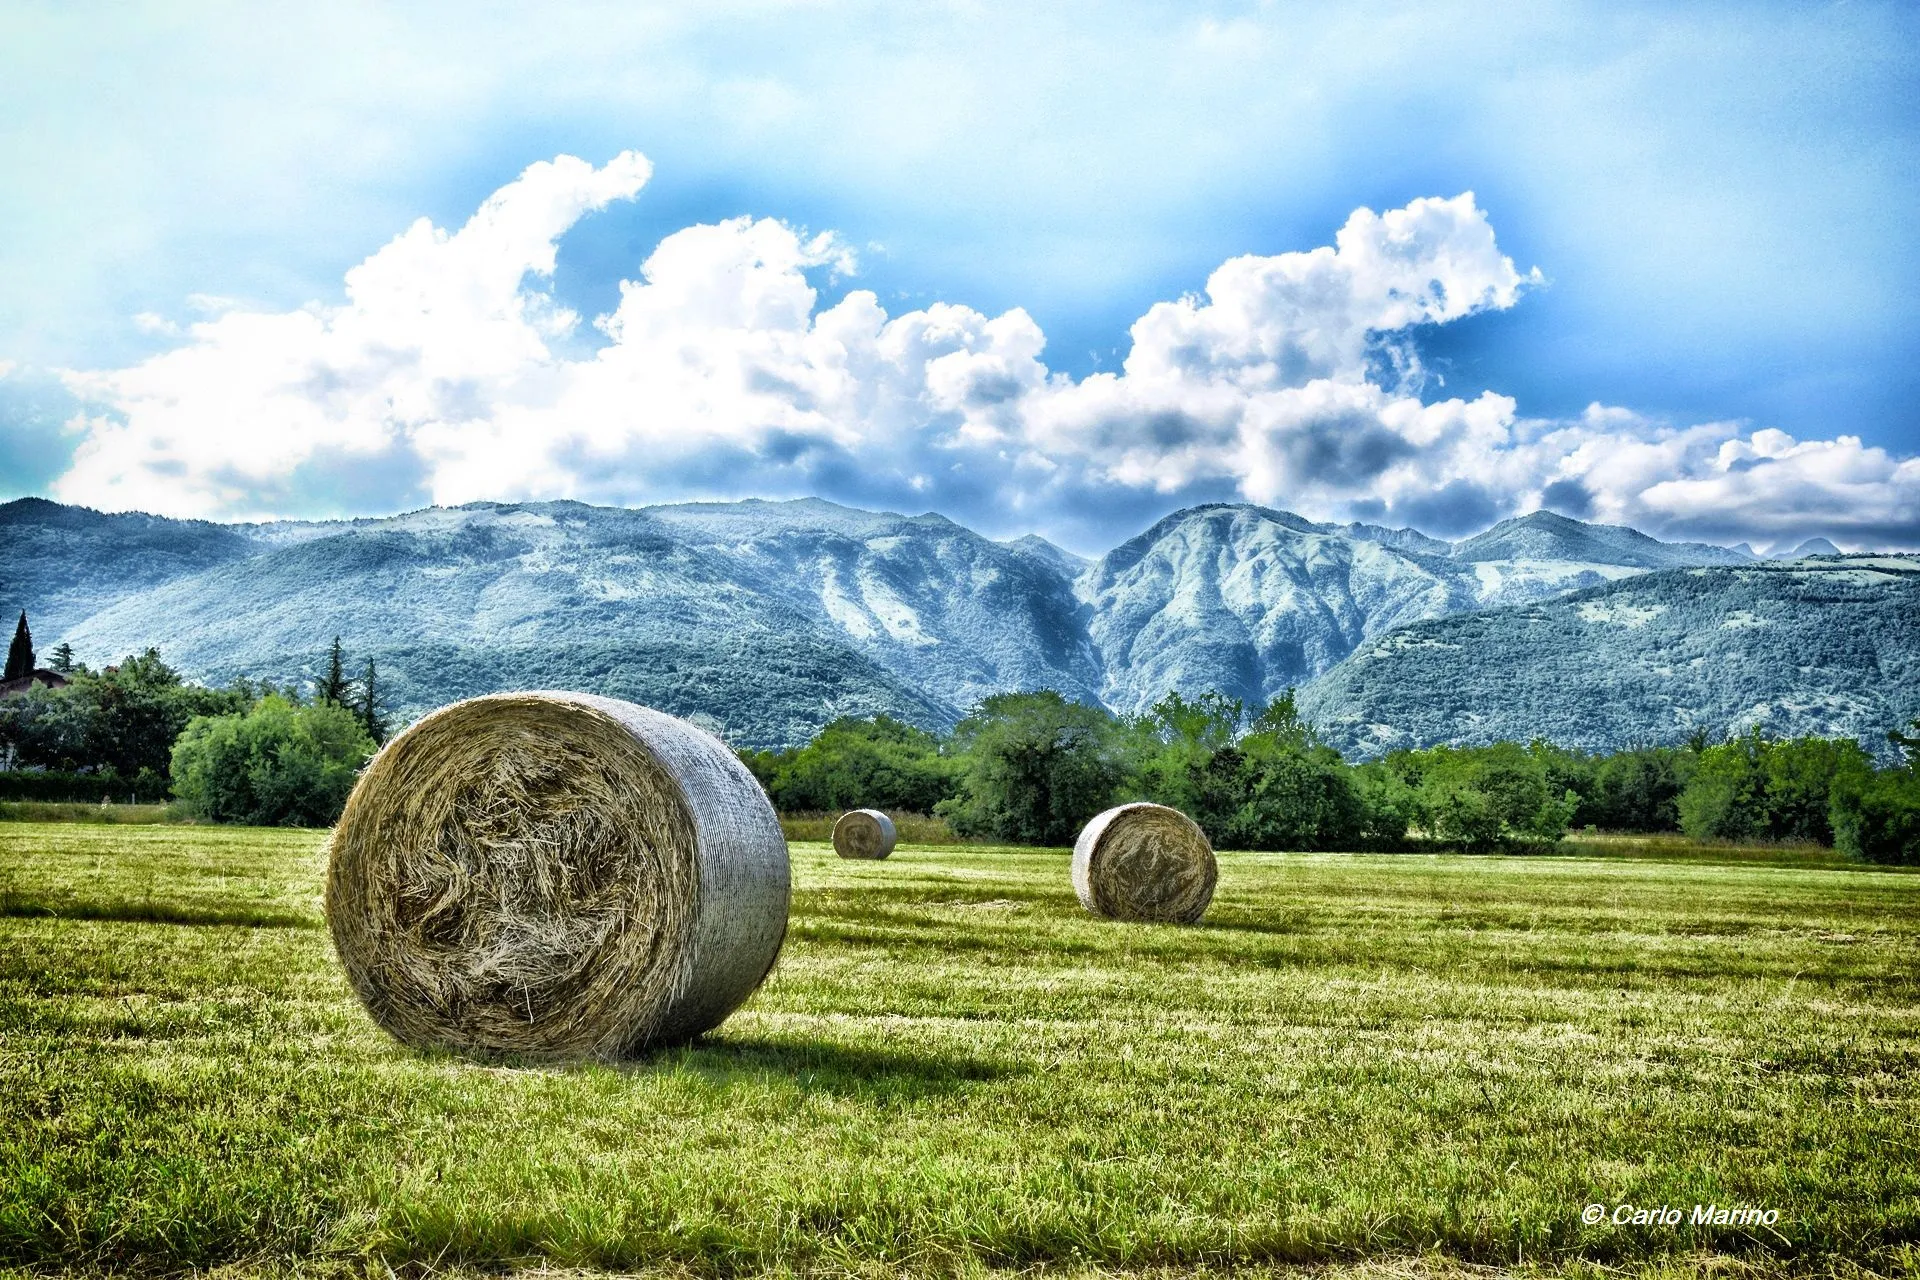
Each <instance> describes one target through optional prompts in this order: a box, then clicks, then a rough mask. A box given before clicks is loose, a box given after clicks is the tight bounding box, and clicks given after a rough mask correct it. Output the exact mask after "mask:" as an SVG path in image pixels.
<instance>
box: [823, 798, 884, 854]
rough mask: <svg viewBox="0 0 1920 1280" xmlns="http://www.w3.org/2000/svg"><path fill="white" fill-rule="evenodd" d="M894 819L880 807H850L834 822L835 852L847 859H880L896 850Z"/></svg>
mask: <svg viewBox="0 0 1920 1280" xmlns="http://www.w3.org/2000/svg"><path fill="white" fill-rule="evenodd" d="M897 838H898V837H897V836H896V835H895V833H894V830H893V819H892V818H889V817H888V816H887V815H886V814H884V813H882V812H880V811H879V810H878V809H849V810H848V811H847V812H845V813H843V814H841V815H840V818H839V820H838V821H837V822H835V823H834V824H833V851H834V852H835V853H837V854H839V855H840V856H841V857H843V858H866V859H869V860H872V861H876V862H877V861H879V860H880V859H881V858H884V857H886V856H887V855H888V854H890V853H892V852H893V842H894V841H895V840H896V839H897Z"/></svg>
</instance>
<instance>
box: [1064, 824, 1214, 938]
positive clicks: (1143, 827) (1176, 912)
mask: <svg viewBox="0 0 1920 1280" xmlns="http://www.w3.org/2000/svg"><path fill="white" fill-rule="evenodd" d="M1219 875H1220V869H1219V864H1218V863H1216V862H1215V861H1214V858H1213V846H1212V845H1211V844H1209V843H1207V834H1206V832H1204V831H1202V830H1200V827H1199V825H1198V824H1196V823H1195V822H1194V820H1193V819H1192V818H1189V817H1188V816H1187V815H1186V814H1184V813H1181V812H1180V811H1179V810H1178V809H1169V808H1167V806H1165V805H1163V804H1145V803H1140V804H1123V805H1120V806H1119V807H1118V808H1113V809H1109V810H1107V811H1106V812H1105V813H1103V814H1101V815H1100V816H1098V817H1097V818H1095V819H1093V821H1091V822H1089V823H1087V825H1086V826H1085V827H1084V828H1082V829H1081V831H1080V838H1079V839H1078V840H1075V841H1074V842H1073V891H1074V892H1075V893H1076V894H1078V895H1079V897H1080V905H1081V906H1083V907H1085V908H1086V909H1087V910H1089V911H1091V912H1093V913H1094V914H1095V915H1101V916H1109V917H1111V918H1113V919H1115V920H1158V921H1164V922H1166V923H1170V924H1192V923H1193V922H1194V921H1196V920H1198V919H1199V918H1200V917H1201V916H1203V915H1205V914H1206V911H1207V904H1208V903H1210V902H1212V901H1213V886H1214V882H1215V880H1217V879H1218V878H1219Z"/></svg>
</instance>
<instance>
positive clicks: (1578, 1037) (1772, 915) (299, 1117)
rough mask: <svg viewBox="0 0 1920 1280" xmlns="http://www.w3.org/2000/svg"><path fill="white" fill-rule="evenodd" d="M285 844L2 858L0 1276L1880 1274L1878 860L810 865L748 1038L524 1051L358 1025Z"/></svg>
mask: <svg viewBox="0 0 1920 1280" xmlns="http://www.w3.org/2000/svg"><path fill="white" fill-rule="evenodd" d="M319 846H320V837H319V836H318V835H317V834H315V833H311V832H277V831H244V830H232V829H217V828H167V827H157V828H82V827H70V826H46V827H30V826H26V825H19V824H15V825H10V826H8V827H5V828H0V895H4V900H5V901H7V902H9V903H12V904H14V905H13V906H11V907H9V908H8V909H7V913H6V915H5V916H4V917H0V1167H3V1168H6V1169H9V1170H15V1171H17V1173H16V1174H15V1175H14V1176H11V1177H0V1260H6V1261H10V1262H12V1263H15V1264H18V1265H33V1266H40V1265H49V1264H51V1265H60V1266H72V1267H82V1268H88V1267H92V1268H131V1269H141V1270H157V1271H182V1270H185V1269H188V1268H192V1267H209V1266H218V1265H222V1264H233V1263H245V1264H248V1265H252V1266H271V1267H277V1268H286V1269H303V1268H317V1269H329V1268H342V1269H348V1270H360V1269H364V1268H367V1267H374V1268H384V1267H387V1266H391V1267H394V1268H396V1269H406V1268H409V1267H411V1268H416V1269H418V1268H448V1267H473V1268H495V1267H501V1266H508V1265H515V1264H540V1265H550V1266H581V1267H593V1268H611V1269H644V1268H652V1267H663V1268H668V1269H672V1270H678V1271H688V1272H693V1273H697V1274H713V1275H719V1274H737V1273H751V1272H756V1271H761V1270H778V1269H780V1268H791V1269H794V1270H799V1271H850V1272H860V1273H875V1274H880V1273H885V1274H895V1273H906V1274H948V1273H966V1272H970V1271H973V1270H977V1269H979V1268H983V1267H984V1268H1008V1269H1023V1268H1032V1267H1036V1266H1038V1267H1044V1268H1050V1269H1065V1270H1072V1269H1074V1268H1077V1267H1083V1266H1091V1267H1099V1268H1112V1269H1123V1270H1139V1269H1153V1268H1165V1267H1171V1268H1193V1267H1198V1266H1203V1265H1204V1266H1209V1267H1214V1268H1244V1267H1262V1266H1272V1265H1287V1264H1310V1265H1314V1266H1338V1267H1342V1268H1347V1267H1362V1268H1363V1269H1364V1268H1365V1267H1379V1266H1390V1267H1399V1266H1410V1265H1411V1266H1430V1267H1433V1268H1437V1269H1440V1270H1447V1269H1458V1268H1463V1267H1478V1266H1493V1267H1501V1268H1511V1267H1515V1266H1536V1267H1545V1268H1547V1269H1550V1270H1569V1269H1571V1270H1580V1269H1582V1268H1588V1269H1591V1268H1595V1267H1606V1268H1622V1267H1624V1268H1627V1269H1630V1270H1636V1271H1638V1270H1645V1269H1649V1268H1652V1269H1656V1270H1658V1269H1674V1270H1678V1271H1699V1270H1725V1269H1726V1268H1727V1267H1729V1266H1731V1267H1734V1268H1736V1269H1740V1270H1747V1271H1753V1272H1758V1273H1763V1274H1785V1273H1804V1272H1815V1271H1821V1272H1831V1271H1835V1270H1845V1269H1846V1268H1848V1267H1865V1268H1868V1269H1871V1270H1874V1271H1879V1272H1886V1273H1893V1272H1900V1271H1903V1270H1905V1271H1908V1272H1911V1271H1912V1270H1913V1269H1914V1267H1915V1262H1916V1253H1915V1245H1916V1242H1920V1070H1916V1068H1920V977H1917V976H1916V972H1915V967H1914V962H1915V959H1916V957H1917V956H1920V897H1917V896H1916V890H1920V879H1916V878H1915V877H1913V876H1910V875H1900V874H1893V873H1888V872H1881V871H1872V870H1857V869H1847V870H1838V869H1822V868H1806V867H1791V866H1775V865H1767V864H1766V863H1756V864H1752V865H1739V864H1735V863H1734V862H1732V861H1731V860H1720V861H1716V862H1705V861H1700V860H1687V861H1679V862H1673V861H1666V862H1663V861H1654V860H1632V859H1623V858H1613V859H1607V860H1596V859H1583V858H1577V857H1560V858H1536V859H1499V858H1456V857H1432V856H1409V855H1396V856H1378V857H1360V856H1346V855H1272V854H1267V855H1248V854H1231V853H1230V854H1224V855H1223V856H1222V876H1221V887H1220V893H1219V896H1218V897H1217V899H1216V901H1215V905H1214V908H1213V910H1212V911H1211V912H1210V913H1209V915H1208V917H1207V920H1206V922H1205V924H1203V925H1202V926H1200V927H1197V928H1187V929H1182V928H1174V927H1152V926H1128V925H1119V924H1114V923H1110V922H1103V921H1098V920H1094V919H1092V918H1090V917H1088V916H1086V915H1085V913H1083V912H1082V911H1080V909H1079V907H1078V906H1077V905H1076V904H1075V902H1074V900H1073V896H1072V892H1071V889H1070V888H1069V887H1068V886H1067V884H1066V874H1065V872H1066V862H1065V855H1064V853H1062V852H1060V851H1028V850H1001V849H981V848H973V847H945V848H940V849H908V850H904V851H902V852H900V853H896V855H895V857H894V858H893V859H892V860H890V861H888V862H885V863H879V864H859V863H844V862H841V861H839V860H838V859H835V858H833V857H832V856H831V854H830V853H829V852H828V851H827V850H825V849H824V848H823V847H820V846H800V847H797V848H796V850H795V881H796V894H795V902H794V916H793V926H792V932H791V935H790V938H789V941H788V945H787V950H786V952H785V953H784V955H783V958H782V961H781V964H780V966H779V968H778V969H777V970H776V972H775V974H774V976H773V978H772V979H771V980H770V981H769V982H768V984H767V986H766V987H765V988H763V990H762V991H761V992H760V994H759V995H758V996H757V997H756V998H755V999H754V1000H753V1001H752V1002H751V1003H750V1004H749V1005H748V1006H747V1008H746V1009H745V1010H743V1011H742V1012H741V1013H740V1014H739V1015H737V1016H736V1017H735V1018H733V1019H732V1020H730V1021H729V1022H728V1023H727V1024H725V1026H724V1027H723V1028H722V1029H721V1030H720V1032H719V1033H717V1034H716V1035H714V1036H712V1037H709V1038H708V1039H707V1040H706V1041H704V1042H702V1043H701V1044H699V1045H697V1046H694V1047H691V1048H687V1049H681V1050H676V1051H672V1052H669V1053H665V1054H662V1055H659V1056H657V1057H654V1058H651V1059H648V1060H646V1061H643V1062H639V1063H635V1064H630V1065H626V1066H621V1067H605V1066H594V1067H579V1068H568V1069H554V1068H519V1067H513V1066H510V1065H505V1064H495V1065H492V1066H481V1065H475V1064H471V1063H467V1062H463V1061H460V1060H456V1059H451V1058H444V1057H438V1056H431V1055H429V1056H423V1055H419V1054H415V1053H411V1052H409V1051H407V1050H404V1049H402V1048H400V1047H399V1046H397V1045H395V1044H393V1043H392V1042H390V1041H388V1040H387V1039H386V1038H385V1037H384V1036H382V1035H381V1033H379V1032H378V1031H377V1030H376V1029H375V1028H374V1027H373V1026H372V1025H371V1024H370V1023H369V1022H368V1021H367V1019H366V1018H365V1017H364V1015H362V1014H361V1012H360V1011H359V1009H358V1008H357V1006H355V1005H354V1003H353V1002H352V998H351V996H350V995H349V994H348V992H347V989H346V987H345V984H344V982H343V981H342V979H341V978H340V976H339V974H338V972H337V970H336V968H335V966H334V964H333V961H332V956H331V950H330V947H329V945H328V940H327V935H326V933H325V930H324V928H323V927H322V925H321V920H320V915H319V902H318V884H319V870H320V861H319V858H320V854H319ZM116 912H118V913H119V915H118V916H116ZM163 912H171V913H172V914H171V915H161V914H158V913H163ZM156 920H170V921H179V923H155V922H154V921H156ZM1591 1202H1599V1203H1603V1204H1606V1205H1608V1206H1609V1207H1611V1206H1612V1205H1614V1204H1617V1203H1622V1202H1627V1203H1632V1204H1639V1205H1659V1204H1676V1205H1684V1206H1685V1207H1686V1208H1687V1209H1688V1210H1691V1208H1692V1206H1693V1205H1694V1204H1695V1203H1718V1204H1722V1205H1726V1204H1746V1205H1757V1206H1760V1207H1763V1208H1775V1209H1778V1210H1779V1211H1780V1222H1779V1224H1778V1225H1777V1226H1776V1227H1775V1228H1774V1229H1772V1230H1771V1231H1768V1230H1756V1229H1746V1230H1728V1229H1725V1228H1722V1229H1719V1230H1714V1229H1710V1228H1697V1227H1693V1226H1691V1225H1684V1224H1683V1225H1682V1226H1681V1227H1679V1228H1658V1229H1648V1228H1645V1227H1628V1226H1615V1225H1613V1224H1611V1223H1602V1224H1599V1225H1595V1226H1589V1225H1587V1224H1584V1223H1582V1222H1581V1220H1580V1210H1581V1208H1582V1207H1583V1206H1584V1205H1586V1204H1588V1203H1591ZM1407 1259H1416V1260H1418V1259H1424V1261H1422V1262H1418V1263H1408V1262H1407V1261H1406V1260H1407Z"/></svg>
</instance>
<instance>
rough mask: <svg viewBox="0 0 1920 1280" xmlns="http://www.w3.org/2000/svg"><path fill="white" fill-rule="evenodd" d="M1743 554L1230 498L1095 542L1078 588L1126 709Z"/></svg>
mask: <svg viewBox="0 0 1920 1280" xmlns="http://www.w3.org/2000/svg"><path fill="white" fill-rule="evenodd" d="M1747 559H1748V557H1744V556H1741V555H1740V554H1739V553H1737V552H1734V551H1729V550H1727V549H1726V548H1724V547H1713V546H1707V545H1705V544H1702V543H1666V542H1659V541H1656V540H1655V539H1653V538H1649V537H1647V536H1646V535H1645V534H1642V533H1638V532H1636V531H1634V530H1632V529H1623V528H1618V527H1614V526H1607V525H1587V524H1582V523H1581V522H1579V521H1578V520H1569V519H1567V518H1565V517H1564V516H1557V515H1553V514H1551V513H1547V512H1537V513H1535V514H1533V515H1529V516H1522V517H1519V518H1518V519H1514V520H1506V521H1502V522H1501V523H1500V524H1497V525H1495V526H1494V527H1493V528H1491V529H1489V530H1487V531H1486V532H1485V533H1482V534H1480V535H1478V536H1476V537H1473V538H1469V539H1467V540H1466V541H1464V542H1460V543H1457V544H1450V543H1445V542H1441V541H1439V540H1438V539H1436V538H1429V537H1427V536H1426V535H1424V534H1421V533H1418V532H1415V531H1414V530H1411V529H1382V528H1379V527H1377V526H1372V525H1356V524H1350V525H1339V526H1336V525H1326V524H1316V523H1314V522H1313V521H1310V520H1306V519H1303V518H1301V517H1300V516H1296V515H1293V514H1291V513H1289V512H1285V511H1272V510H1268V509H1266V508H1264V507H1254V506H1247V505H1243V504H1230V505H1219V506H1207V507H1194V508H1191V509H1189V510H1186V511H1180V512H1176V513H1175V514H1173V515H1171V516H1168V517H1167V518H1166V519H1164V520H1162V521H1161V522H1160V523H1159V524H1156V525H1155V526H1154V527H1153V528H1151V529H1149V530H1147V531H1146V532H1145V533H1143V534H1141V535H1140V536H1139V537H1137V538H1135V539H1133V540H1132V541H1130V542H1127V543H1125V544H1123V545H1122V546H1120V547H1117V548H1115V549H1114V550H1113V551H1111V552H1109V553H1108V554H1107V555H1106V556H1104V557H1102V558H1101V560H1100V561H1099V562H1098V563H1097V564H1095V565H1094V567H1093V568H1091V569H1089V570H1088V571H1087V572H1086V574H1084V575H1083V576H1082V577H1081V578H1080V581H1079V584H1078V587H1079V591H1080V594H1081V598H1082V599H1084V600H1086V601H1087V602H1088V604H1089V605H1090V606H1091V607H1092V611H1093V620H1092V631H1093V639H1094V643H1095V644H1096V645H1098V646H1099V648H1100V652H1101V656H1102V659H1103V663H1104V666H1105V669H1106V683H1105V684H1104V685H1103V686H1102V696H1103V697H1104V698H1105V699H1106V701H1107V702H1108V703H1109V704H1111V705H1112V706H1114V707H1116V708H1119V709H1122V710H1127V711H1137V710H1140V709H1142V708H1144V707H1146V706H1148V705H1151V704H1152V702H1153V701H1154V700H1155V699H1156V698H1158V697H1159V696H1160V695H1161V694H1163V693H1164V692H1166V691H1167V690H1168V689H1179V690H1181V691H1183V692H1188V693H1192V692H1199V691H1203V690H1207V689H1218V690H1221V691H1223V692H1226V693H1230V694H1232V695H1233V696H1235V697H1238V698H1241V699H1243V700H1245V701H1247V702H1249V703H1259V702H1263V701H1267V700H1270V699H1272V698H1274V697H1275V696H1277V695H1279V694H1280V693H1282V692H1284V691H1285V690H1286V689H1288V688H1290V687H1292V686H1295V685H1300V684H1304V683H1305V682H1307V681H1308V680H1311V679H1313V678H1314V677H1316V676H1319V675H1320V674H1322V673H1323V672H1325V671H1328V670H1330V669H1331V668H1332V667H1333V666H1334V664H1336V663H1338V662H1339V661H1341V660H1342V659H1343V658H1345V657H1346V656H1347V655H1348V654H1349V653H1351V652H1352V651H1353V650H1354V648H1355V647H1356V646H1357V645H1359V644H1360V643H1362V642H1363V641H1365V640H1367V639H1370V638H1372V637H1373V636H1377V635H1380V634H1381V633H1383V632H1386V631H1389V630H1391V629H1392V628H1394V627H1397V626H1400V625H1402V624H1404V623H1408V622H1414V621H1418V620H1420V619H1424V618H1437V617H1442V616H1445V615H1447V614H1451V613H1459V612H1462V611H1466V610H1472V609H1479V608H1485V607H1490V606H1496V605H1504V604H1517V603H1526V602H1529V601H1533V600H1540V599H1544V598H1546V597H1549V596H1553V595H1558V594H1561V593H1564V592H1567V591H1576V590H1580V589H1583V588H1587V587H1593V586H1598V585H1600V584H1602V583H1606V582H1610V581H1613V580H1616V579H1619V578H1625V577H1630V576H1633V575H1636V574H1640V573H1645V572H1647V571H1649V570H1651V569H1660V568H1671V567H1675V566H1682V565H1700V564H1728V563H1744V562H1745V561H1746V560H1747Z"/></svg>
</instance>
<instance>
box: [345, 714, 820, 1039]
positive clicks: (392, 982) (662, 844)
mask: <svg viewBox="0 0 1920 1280" xmlns="http://www.w3.org/2000/svg"><path fill="white" fill-rule="evenodd" d="M789 888H790V886H789V880H788V867H787V843H786V840H785V838H784V837H782V835H781V833H780V822H779V819H778V818H776V817H775V816H774V812H773V806H772V805H770V804H768V803H767V797H766V793H765V792H763V791H761V789H760V786H759V784H758V783H756V782H755V781H754V779H753V775H752V774H750V773H748V772H747V770H746V768H745V766H743V765H742V764H741V763H740V762H739V760H738V759H736V758H735V757H734V755H733V753H732V752H731V751H729V750H727V748H726V747H725V746H724V745H723V744H722V743H720V742H719V741H718V740H717V739H715V738H713V737H712V736H710V735H709V734H707V733H705V732H703V731H702V730H700V729H697V728H695V727H694V726H692V725H690V724H688V723H687V722H686V721H684V720H677V719H675V718H674V717H672V716H669V715H665V714H662V713H661V712H658V711H652V710H649V709H648V708H646V707H640V706H635V705H634V704H632V703H630V702H621V701H618V700H616V699H613V698H598V697H594V696H592V695H589V694H580V693H549V692H543V693H505V694H494V695H491V696H489V697H484V698H472V699H469V700H468V701H465V702H456V703H454V704H453V705H452V706H449V707H443V708H441V709H440V710H438V711H435V712H434V713H432V714H431V715H429V716H427V717H425V718H424V719H422V720H421V721H420V722H419V723H417V724H415V725H414V726H413V727H412V728H410V729H408V730H407V731H406V732H405V733H403V734H401V735H400V736H399V737H397V738H395V739H394V740H393V741H392V742H389V743H388V744H387V745H386V747H385V748H384V749H382V750H381V752H380V754H379V755H378V756H376V757H375V758H374V761H373V763H372V764H371V765H369V766H368V768H367V771H366V773H365V774H363V775H362V776H361V778H360V781H359V783H358V785H356V786H355V787H354V789H353V794H352V796H350V797H349V798H348V800H347V807H346V812H345V813H344V814H342V815H341V818H340V823H339V825H338V826H336V827H335V828H334V831H333V838H332V841H331V845H330V849H329V855H328V865H327V895H326V907H327V924H328V926H329V927H330V928H331V929H332V931H333V941H334V946H335V947H336V948H337V949H338V951H339V953H340V961H341V963H342V964H343V965H344V966H345V968H346V971H347V978H348V980H349V981H350V982H351V983H352V984H353V989H354V991H355V992H357V993H358V994H359V996H360V999H361V1001H362V1002H363V1003H364V1004H365V1005H366V1007H367V1011H368V1012H369V1013H371V1014H372V1015H373V1019H374V1021H375V1022H377V1023H379V1024H380V1025H381V1026H382V1027H385V1028H386V1029H387V1030H388V1031H389V1032H391V1033H392V1034H393V1035H394V1036H395V1037H397V1038H398V1039H400V1040H402V1041H404V1042H405V1043H407V1044H410V1045H414V1046H417V1047H421V1048H428V1047H433V1048H445V1049H453V1050H458V1051H461V1052H466V1053H473V1054H480V1055H491V1054H512V1055H524V1056H530V1057H536V1058H551V1059H557V1058H617V1057H624V1056H628V1055H631V1054H634V1053H637V1052H639V1051H641V1050H644V1049H647V1048H650V1047H653V1046H656V1045H666V1044H674V1043H678V1042H681V1041H685V1040H689V1039H691V1038H692V1037H694V1036H697V1035H699V1034H700V1033H701V1032H703V1031H706V1030H709V1029H710V1028H712V1027H715V1026H717V1025H719V1023H720V1022H721V1020H722V1019H724V1018H725V1017H726V1016H727V1015H728V1014H730V1013H732V1012H733V1011H734V1010H735V1009H737V1008H738V1007H739V1006H740V1004H741V1002H743V1001H744V1000H745V999H746V998H747V997H748V996H749V995H751V994H752V993H753V991H754V988H756V987H758V986H759V985H760V982H761V980H762V979H764V978H765V977H766V975H767V972H768V971H769V970H770V969H772V967H773V962H774V958H775V957H776V956H778V955H779V953H780V944H781V941H782V940H783V939H784V938H785V937H786V931H787V904H788V897H789Z"/></svg>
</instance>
